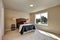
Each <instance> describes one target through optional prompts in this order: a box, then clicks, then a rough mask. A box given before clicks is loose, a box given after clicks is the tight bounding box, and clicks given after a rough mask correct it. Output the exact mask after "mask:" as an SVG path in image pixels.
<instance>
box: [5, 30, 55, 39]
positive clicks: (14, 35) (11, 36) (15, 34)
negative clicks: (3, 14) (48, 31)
mask: <svg viewBox="0 0 60 40" xmlns="http://www.w3.org/2000/svg"><path fill="white" fill-rule="evenodd" d="M4 40H56V39H54V38H52V37H50V36H47V35H44V34H42V33H40V32H39V31H38V30H36V31H35V32H30V33H26V34H23V35H20V33H19V32H18V30H15V31H10V32H8V33H7V34H6V35H5V36H4Z"/></svg>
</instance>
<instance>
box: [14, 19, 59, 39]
mask: <svg viewBox="0 0 60 40" xmlns="http://www.w3.org/2000/svg"><path fill="white" fill-rule="evenodd" d="M22 20H23V21H22ZM25 21H26V20H25V19H17V28H18V29H19V38H18V39H19V40H59V38H58V37H57V36H55V35H53V34H51V33H48V32H44V31H41V30H38V29H34V31H33V32H27V33H26V34H23V35H21V34H20V32H21V30H22V27H23V28H24V27H26V25H32V24H24V22H25ZM27 27H28V28H29V26H27ZM30 27H31V26H30ZM29 31H30V30H29ZM23 32H24V31H23ZM16 34H17V33H16ZM16 34H15V35H16ZM15 35H14V37H15Z"/></svg>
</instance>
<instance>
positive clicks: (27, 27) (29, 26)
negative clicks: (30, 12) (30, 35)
mask: <svg viewBox="0 0 60 40" xmlns="http://www.w3.org/2000/svg"><path fill="white" fill-rule="evenodd" d="M30 30H35V25H32V24H22V25H20V28H19V32H20V33H21V34H23V33H24V32H27V31H30Z"/></svg>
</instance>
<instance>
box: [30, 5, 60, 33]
mask: <svg viewBox="0 0 60 40" xmlns="http://www.w3.org/2000/svg"><path fill="white" fill-rule="evenodd" d="M46 11H47V12H48V26H42V25H37V27H38V28H39V29H42V30H45V31H48V32H53V33H56V34H60V5H59V6H55V7H52V8H48V9H45V10H42V11H39V12H35V14H36V13H41V12H46ZM31 15H34V13H31V14H30V18H31V20H34V17H33V16H31ZM32 18H33V19H32ZM32 22H33V21H32Z"/></svg>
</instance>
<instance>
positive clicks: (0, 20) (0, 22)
mask: <svg viewBox="0 0 60 40" xmlns="http://www.w3.org/2000/svg"><path fill="white" fill-rule="evenodd" d="M3 35H4V8H3V3H2V0H0V40H2V36H3Z"/></svg>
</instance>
